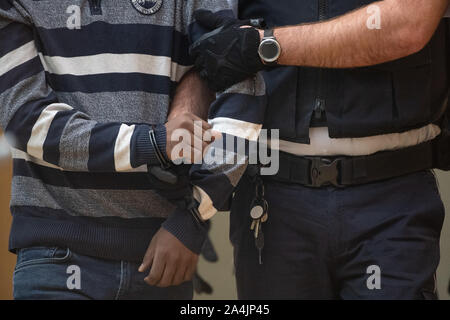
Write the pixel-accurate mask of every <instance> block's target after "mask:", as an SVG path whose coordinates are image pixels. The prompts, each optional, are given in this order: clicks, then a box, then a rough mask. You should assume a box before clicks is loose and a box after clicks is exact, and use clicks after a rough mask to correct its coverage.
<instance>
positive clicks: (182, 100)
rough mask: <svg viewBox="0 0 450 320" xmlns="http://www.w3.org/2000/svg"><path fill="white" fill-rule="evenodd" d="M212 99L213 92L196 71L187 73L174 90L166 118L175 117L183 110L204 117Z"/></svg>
mask: <svg viewBox="0 0 450 320" xmlns="http://www.w3.org/2000/svg"><path fill="white" fill-rule="evenodd" d="M213 101H214V93H213V92H212V91H210V90H209V89H208V86H207V85H206V83H205V81H204V80H202V79H201V78H200V77H199V75H198V74H197V72H195V71H190V72H189V73H187V74H186V75H185V76H184V77H183V79H182V80H181V82H180V84H179V85H178V87H177V90H176V92H175V97H174V99H173V101H172V104H171V106H170V110H169V115H168V119H169V120H170V119H173V118H176V117H177V116H178V115H180V114H182V113H184V112H191V113H193V114H195V115H196V116H198V117H200V118H202V119H206V118H207V116H208V110H209V106H210V105H211V103H212V102H213Z"/></svg>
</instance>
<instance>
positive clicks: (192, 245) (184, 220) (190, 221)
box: [162, 209, 208, 254]
mask: <svg viewBox="0 0 450 320" xmlns="http://www.w3.org/2000/svg"><path fill="white" fill-rule="evenodd" d="M162 227H163V228H164V229H166V230H167V231H169V232H170V233H171V234H173V235H174V236H175V237H176V238H177V239H178V240H180V241H181V242H182V243H183V244H184V245H185V246H186V247H187V248H188V249H189V250H191V251H192V252H194V253H196V254H200V253H201V251H202V247H203V243H204V242H205V239H206V236H207V233H208V229H207V227H206V225H205V224H202V223H201V222H199V221H197V220H196V219H195V218H194V217H193V216H192V214H191V212H190V211H188V210H187V209H176V211H175V212H174V213H173V214H172V215H170V216H169V218H167V220H166V221H165V222H164V223H163V224H162Z"/></svg>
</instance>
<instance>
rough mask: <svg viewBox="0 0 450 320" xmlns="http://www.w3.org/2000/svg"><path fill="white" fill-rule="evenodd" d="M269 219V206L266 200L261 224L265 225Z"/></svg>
mask: <svg viewBox="0 0 450 320" xmlns="http://www.w3.org/2000/svg"><path fill="white" fill-rule="evenodd" d="M268 219H269V205H268V204H267V201H266V200H264V214H263V215H262V217H261V222H262V223H264V222H266V221H267V220H268Z"/></svg>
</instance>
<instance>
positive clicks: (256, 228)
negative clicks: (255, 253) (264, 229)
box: [254, 219, 261, 239]
mask: <svg viewBox="0 0 450 320" xmlns="http://www.w3.org/2000/svg"><path fill="white" fill-rule="evenodd" d="M254 221H255V239H256V238H258V235H259V232H260V227H261V220H260V219H258V220H254Z"/></svg>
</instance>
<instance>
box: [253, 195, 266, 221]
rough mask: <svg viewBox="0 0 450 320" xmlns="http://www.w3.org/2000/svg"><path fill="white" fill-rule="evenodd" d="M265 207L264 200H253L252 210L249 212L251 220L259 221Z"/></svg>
mask: <svg viewBox="0 0 450 320" xmlns="http://www.w3.org/2000/svg"><path fill="white" fill-rule="evenodd" d="M265 206H266V204H265V202H264V200H262V199H259V198H257V199H255V200H253V204H252V209H251V210H250V217H252V219H253V220H258V219H260V218H261V217H262V216H263V214H264V208H265Z"/></svg>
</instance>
